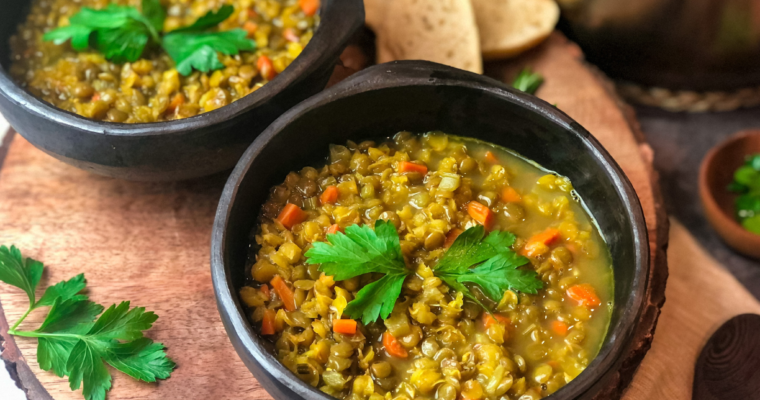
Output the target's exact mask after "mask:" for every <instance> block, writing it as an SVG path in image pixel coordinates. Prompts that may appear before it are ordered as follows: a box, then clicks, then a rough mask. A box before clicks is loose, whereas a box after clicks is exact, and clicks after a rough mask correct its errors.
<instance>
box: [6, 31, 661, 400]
mask: <svg viewBox="0 0 760 400" xmlns="http://www.w3.org/2000/svg"><path fill="white" fill-rule="evenodd" d="M525 64H530V65H532V66H533V67H534V69H535V70H537V71H539V72H541V73H542V74H543V75H544V76H545V77H546V84H545V85H544V86H543V87H542V88H541V90H540V91H539V93H538V95H539V96H540V97H542V98H544V99H545V100H547V101H549V102H551V103H556V104H557V105H558V107H559V108H560V109H561V110H563V111H565V112H566V113H568V114H569V115H570V116H571V117H573V118H575V119H576V120H577V121H578V122H580V123H581V124H582V125H583V126H585V127H586V128H587V129H588V130H589V131H590V132H592V133H593V134H594V135H595V136H596V137H597V138H598V139H599V140H600V141H601V142H602V144H603V145H604V146H605V147H606V148H607V149H608V150H609V151H610V153H611V154H612V156H613V157H614V158H615V159H616V160H617V162H618V163H619V164H620V165H621V167H622V168H623V170H624V171H625V172H626V174H627V175H628V177H629V178H630V180H631V182H632V183H633V185H634V187H635V189H636V191H637V193H638V195H639V197H640V199H641V201H642V204H643V207H644V214H645V217H646V219H647V224H648V231H649V235H650V236H649V237H650V244H651V246H652V259H653V268H652V276H653V278H655V281H656V282H655V283H656V284H654V285H650V292H649V293H648V295H649V299H650V302H649V304H648V307H647V310H646V313H645V315H644V316H643V319H644V320H643V323H642V328H641V330H640V332H638V335H639V339H640V340H639V341H637V346H636V347H635V348H634V349H632V350H631V354H630V357H629V360H628V361H627V362H626V364H625V365H624V369H623V372H622V373H621V374H620V375H619V376H618V377H617V379H616V381H615V382H613V385H612V386H611V387H610V389H609V390H608V391H607V392H605V396H607V397H618V396H619V394H620V391H621V390H622V388H623V387H625V386H626V384H627V382H628V381H629V380H630V378H631V376H632V373H633V371H634V370H635V368H636V367H637V366H638V364H639V362H640V361H641V358H642V357H643V355H644V353H645V352H646V350H647V349H648V348H649V344H650V341H651V337H652V333H653V330H654V326H655V324H656V319H657V316H658V315H659V309H660V306H661V305H662V302H663V301H664V282H665V277H666V276H667V264H666V260H665V257H664V255H665V247H666V245H667V234H666V233H667V226H668V221H667V219H666V218H664V213H663V211H662V208H661V207H660V204H661V202H660V201H659V193H658V189H657V188H656V184H654V182H656V176H655V175H654V173H653V171H652V167H651V150H650V149H649V148H648V147H647V146H646V145H645V144H642V143H641V140H642V139H641V136H640V135H639V134H638V132H637V131H636V126H635V124H633V125H632V119H631V115H630V114H629V113H628V109H627V108H625V107H624V106H622V105H621V104H620V103H619V102H618V100H617V99H616V97H615V96H614V95H612V94H611V92H610V88H609V86H606V85H605V82H604V81H603V80H602V79H600V78H599V75H598V74H596V73H595V72H593V71H592V70H590V69H589V68H587V67H586V66H585V65H584V64H583V62H582V60H581V54H580V51H579V50H578V49H577V47H575V46H574V45H572V44H570V43H569V42H567V40H566V39H564V38H563V37H562V36H560V35H555V36H553V37H552V38H551V39H550V40H549V41H548V42H547V43H545V44H544V45H542V46H541V47H539V48H537V49H535V50H533V51H531V52H529V53H528V54H526V55H525V56H524V57H522V58H520V59H519V60H517V61H513V62H509V63H505V64H494V65H490V66H489V70H488V71H487V72H488V74H490V75H491V76H494V77H496V78H498V79H502V80H504V81H511V79H512V78H513V77H514V75H515V74H516V71H517V70H519V69H520V68H521V67H522V66H523V65H525ZM224 179H225V176H215V177H210V178H207V179H204V180H200V181H194V182H185V183H174V184H165V183H163V184H146V183H133V182H123V181H116V180H113V179H109V178H103V177H99V176H95V175H92V174H89V173H86V172H83V171H80V170H78V169H75V168H73V167H70V166H67V165H65V164H63V163H60V162H57V161H55V160H54V159H52V158H51V157H49V156H47V155H45V154H43V153H42V152H40V151H38V150H36V149H34V148H33V147H32V146H31V145H30V144H29V143H28V142H26V141H25V140H23V139H22V138H20V137H17V138H16V139H15V140H14V142H13V144H12V145H11V148H10V151H9V154H8V157H7V159H6V160H5V165H4V166H3V168H2V170H1V171H0V226H2V229H0V243H15V244H16V245H18V246H19V247H20V248H21V249H23V250H24V251H25V253H26V254H27V255H28V256H31V257H34V258H36V259H39V260H42V261H44V262H45V264H46V265H48V266H49V270H48V274H46V275H45V276H44V277H43V283H42V285H41V286H42V287H44V286H45V285H46V284H47V283H48V282H51V283H55V282H57V281H59V280H62V279H66V278H69V277H71V276H74V275H76V274H77V273H80V272H85V274H86V276H87V278H88V281H89V285H88V286H89V288H90V296H91V297H92V299H93V300H94V301H96V302H99V303H102V304H106V305H107V304H110V303H113V302H118V301H121V300H126V299H129V300H132V302H133V304H134V305H139V306H145V307H147V308H148V309H149V310H152V311H155V312H156V313H157V314H158V315H159V316H160V318H159V319H158V321H157V322H156V324H155V325H154V328H153V329H152V330H151V331H149V332H148V336H149V337H151V338H153V339H155V340H157V341H160V342H163V343H165V344H166V345H167V346H168V353H169V355H170V356H171V357H172V358H173V359H174V360H175V361H176V362H177V364H178V368H177V370H176V371H175V372H174V374H173V375H172V378H171V379H169V380H167V381H162V382H160V383H159V384H146V383H138V382H135V381H133V380H131V379H129V378H127V377H125V376H124V375H122V374H118V373H117V374H114V385H113V389H112V391H111V392H110V393H109V399H111V400H114V399H132V398H135V399H137V398H140V399H183V400H185V399H232V398H234V399H268V398H269V396H268V395H267V393H266V392H265V391H264V390H263V389H262V388H261V387H260V386H259V385H258V383H257V382H256V381H255V379H254V378H253V377H252V376H251V374H250V373H249V372H248V370H247V369H246V368H245V367H244V366H243V364H242V362H241V361H240V360H239V359H238V357H237V355H236V354H235V352H234V350H233V349H232V346H231V345H230V343H229V340H228V339H227V337H226V335H225V332H224V329H223V327H222V324H221V322H220V320H219V316H218V313H217V311H216V305H215V302H214V298H213V292H212V288H211V279H210V269H209V241H210V232H211V226H212V220H213V216H214V211H215V207H216V203H217V199H218V197H219V195H220V193H221V189H222V186H223V184H224ZM25 301H26V299H25V296H24V295H23V294H22V293H20V292H19V291H16V290H13V289H10V288H8V287H7V286H5V285H0V302H2V307H3V309H4V310H5V315H6V317H7V319H8V320H10V321H14V320H15V319H16V318H18V317H19V316H20V315H21V313H22V312H23V311H24V310H25ZM42 314H43V313H41V312H35V313H33V314H32V315H31V316H30V317H29V318H28V319H27V322H25V324H24V325H27V326H35V325H36V324H38V323H39V322H40V320H41V318H42V316H43V315H42ZM24 325H22V327H23V326H24ZM11 344H12V343H11ZM16 344H17V345H18V348H19V349H20V355H21V356H22V358H20V359H19V360H18V361H19V362H20V363H21V364H23V365H28V366H29V367H30V368H31V371H33V372H34V373H35V374H36V376H37V377H38V379H39V381H40V382H41V383H42V386H43V387H44V388H45V389H47V391H48V392H49V393H50V394H51V395H52V397H53V398H55V399H59V400H63V399H81V394H80V393H79V392H73V393H72V392H71V391H70V390H69V388H68V385H67V382H66V381H65V380H64V379H61V378H58V377H56V376H54V375H53V374H51V373H47V372H44V371H40V370H39V368H38V365H37V363H36V359H35V356H34V354H35V351H34V350H35V346H36V341H35V340H33V339H27V338H17V339H16ZM10 347H12V346H10ZM639 375H641V374H639ZM632 398H634V399H636V400H638V399H641V400H644V399H648V397H632Z"/></svg>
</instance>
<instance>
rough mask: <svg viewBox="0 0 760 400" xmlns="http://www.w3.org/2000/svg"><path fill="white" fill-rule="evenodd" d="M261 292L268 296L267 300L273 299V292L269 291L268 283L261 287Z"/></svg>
mask: <svg viewBox="0 0 760 400" xmlns="http://www.w3.org/2000/svg"><path fill="white" fill-rule="evenodd" d="M259 290H261V293H264V296H267V299H269V298H271V297H272V292H270V291H269V285H267V284H266V283H265V284H263V285H261V287H260V288H259Z"/></svg>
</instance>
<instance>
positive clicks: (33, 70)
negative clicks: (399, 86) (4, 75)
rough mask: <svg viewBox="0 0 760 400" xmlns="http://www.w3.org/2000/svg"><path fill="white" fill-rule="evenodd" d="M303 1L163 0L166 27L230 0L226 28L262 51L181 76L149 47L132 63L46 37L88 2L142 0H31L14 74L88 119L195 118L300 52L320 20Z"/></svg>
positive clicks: (16, 43)
mask: <svg viewBox="0 0 760 400" xmlns="http://www.w3.org/2000/svg"><path fill="white" fill-rule="evenodd" d="M303 3H304V2H303V0H301V1H300V2H299V0H161V4H162V6H163V7H164V8H165V9H166V14H167V16H166V19H165V21H164V27H163V31H164V32H170V31H172V30H175V29H177V28H181V27H186V26H189V25H191V24H192V23H194V22H195V21H196V20H197V19H198V18H200V17H201V16H203V15H205V14H206V13H208V12H210V11H214V10H217V9H219V8H220V7H221V6H223V5H225V4H230V5H232V6H234V12H233V14H232V15H231V16H230V17H229V18H227V19H226V20H225V21H223V22H222V23H221V24H220V25H219V27H218V29H219V30H220V31H226V30H231V29H235V28H242V29H245V30H246V31H247V32H248V38H250V39H252V40H253V41H255V42H256V50H254V51H243V52H241V53H240V54H238V55H232V56H228V55H222V54H221V53H220V54H219V60H220V61H221V63H222V64H223V65H224V68H223V69H217V70H215V71H209V72H200V71H193V72H192V73H191V74H190V75H188V76H182V75H181V74H180V73H179V72H178V71H177V69H176V67H175V63H174V61H173V60H172V59H171V58H170V57H169V55H167V54H166V53H165V52H164V51H162V50H161V49H158V48H148V49H146V51H145V53H144V54H143V55H142V58H141V59H139V60H138V61H136V62H133V63H124V64H116V63H114V62H111V61H108V60H106V58H105V57H104V55H103V54H101V53H98V52H96V51H94V50H87V51H82V52H77V51H75V50H73V49H72V47H71V44H70V43H69V42H66V43H63V44H60V45H57V44H54V43H53V42H48V41H44V40H43V35H44V34H45V33H46V32H49V31H50V30H52V29H55V28H58V27H60V26H66V25H67V24H68V19H69V18H70V17H71V16H73V15H74V14H76V13H77V12H78V11H80V10H81V9H82V8H83V7H89V8H93V9H103V8H105V7H106V6H108V5H109V4H118V5H123V6H134V7H137V8H139V7H140V4H141V2H140V0H32V7H31V12H30V14H29V16H28V17H27V19H26V21H24V22H23V23H22V24H21V25H20V26H19V28H18V33H17V34H16V35H15V36H13V37H12V38H11V52H12V65H11V67H10V73H11V75H12V76H13V77H14V78H15V79H16V80H17V81H18V82H19V83H20V84H21V85H22V86H23V87H25V88H26V89H28V90H29V91H30V92H31V93H32V94H33V95H34V96H36V97H38V98H40V99H42V100H44V101H46V102H48V103H50V104H52V105H54V106H55V107H58V108H60V109H63V110H66V111H70V112H73V113H76V114H79V115H81V116H83V117H87V118H91V119H95V120H103V121H109V122H124V123H145V122H157V121H168V120H175V119H181V118H188V117H192V116H195V115H198V114H201V113H204V112H209V111H213V110H216V109H218V108H221V107H224V106H226V105H228V104H230V103H232V102H234V101H236V100H239V99H241V98H243V97H245V96H247V95H248V94H250V93H252V92H254V91H256V90H257V89H259V88H260V87H262V86H263V85H264V84H266V83H267V82H269V81H270V80H272V79H274V78H275V77H276V76H277V75H278V74H279V73H281V72H282V71H284V70H285V69H286V68H287V67H288V65H290V63H292V62H293V60H294V59H295V58H296V57H298V55H299V54H300V53H301V51H302V50H303V48H304V47H305V46H306V45H307V44H308V43H309V41H310V40H311V38H312V36H313V33H314V29H315V27H316V25H317V24H318V21H319V16H318V15H315V14H314V13H315V12H316V9H315V8H314V7H313V5H314V4H318V1H310V2H309V4H311V6H309V7H308V8H305V9H302V6H303Z"/></svg>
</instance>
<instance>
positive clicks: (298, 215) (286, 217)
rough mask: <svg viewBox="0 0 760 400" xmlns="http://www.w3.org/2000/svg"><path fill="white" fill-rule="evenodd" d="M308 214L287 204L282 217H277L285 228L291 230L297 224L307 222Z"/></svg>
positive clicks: (293, 205)
mask: <svg viewBox="0 0 760 400" xmlns="http://www.w3.org/2000/svg"><path fill="white" fill-rule="evenodd" d="M306 217H307V215H306V212H305V211H304V210H302V209H301V208H300V207H298V206H297V205H295V204H293V203H288V204H285V207H283V209H282V211H280V215H278V216H277V220H278V221H280V223H282V225H283V226H285V227H286V228H288V229H290V228H292V227H293V226H294V225H296V224H300V223H301V222H303V221H305V220H306Z"/></svg>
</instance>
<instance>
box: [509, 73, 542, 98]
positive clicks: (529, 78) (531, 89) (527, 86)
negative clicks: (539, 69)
mask: <svg viewBox="0 0 760 400" xmlns="http://www.w3.org/2000/svg"><path fill="white" fill-rule="evenodd" d="M543 83H544V77H543V76H541V74H538V73H534V72H532V71H531V70H530V68H525V69H523V70H522V71H520V73H519V74H518V75H517V78H515V81H514V82H513V83H512V87H514V88H515V89H517V90H521V91H523V92H525V93H528V94H536V91H537V90H538V88H539V87H541V84H543Z"/></svg>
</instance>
